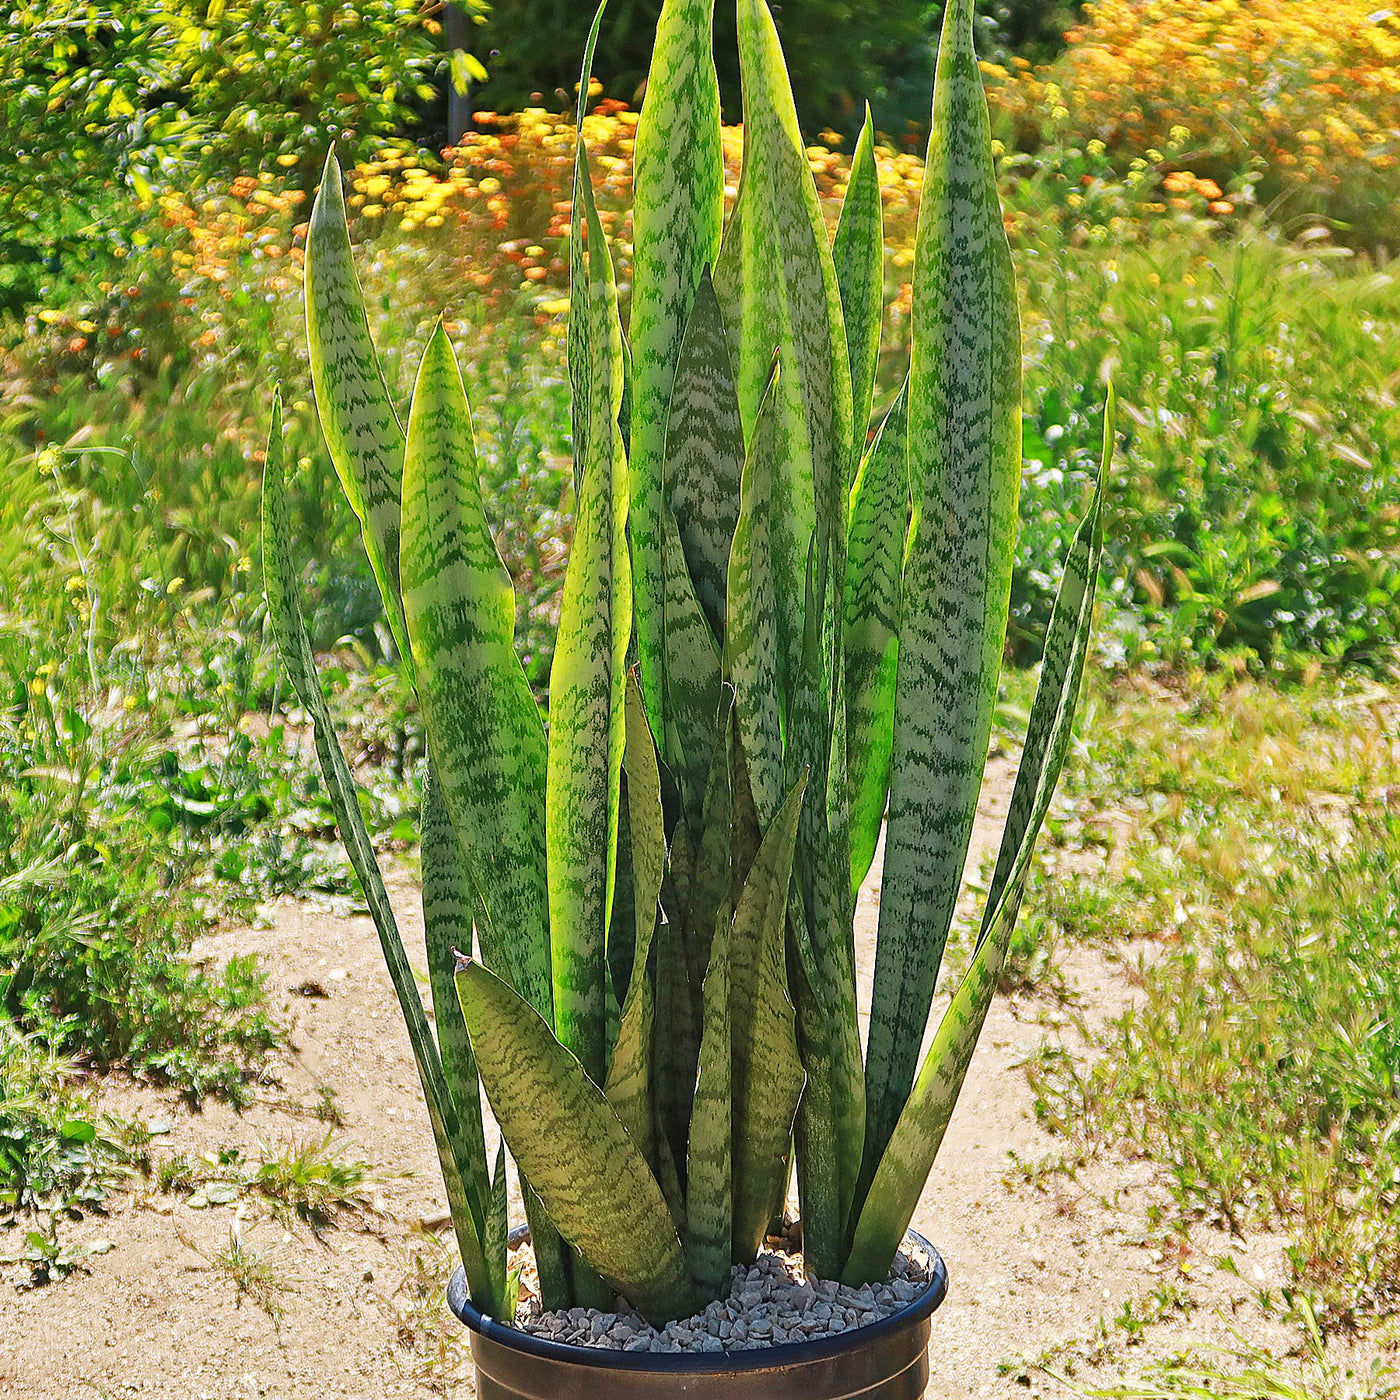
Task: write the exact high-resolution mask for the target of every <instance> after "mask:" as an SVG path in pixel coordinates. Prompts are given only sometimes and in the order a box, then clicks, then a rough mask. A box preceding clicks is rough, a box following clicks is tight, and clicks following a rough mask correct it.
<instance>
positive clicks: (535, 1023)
mask: <svg viewBox="0 0 1400 1400" xmlns="http://www.w3.org/2000/svg"><path fill="white" fill-rule="evenodd" d="M457 993H458V996H459V997H460V998H461V1002H462V1014H463V1016H464V1017H465V1018H466V1022H467V1029H468V1031H470V1033H471V1038H472V1047H473V1049H474V1050H475V1051H476V1059H477V1065H478V1067H479V1069H480V1071H481V1081H482V1083H483V1084H484V1085H485V1087H486V1097H487V1098H488V1099H489V1100H490V1102H491V1108H492V1110H493V1111H494V1113H495V1115H496V1120H497V1121H498V1122H499V1123H500V1125H501V1132H502V1134H503V1135H504V1137H505V1140H506V1142H507V1143H508V1144H509V1145H510V1149H511V1153H512V1155H513V1156H514V1157H515V1160H516V1161H517V1162H518V1163H519V1164H520V1167H521V1170H522V1171H524V1172H525V1173H526V1175H528V1176H529V1178H530V1181H531V1182H532V1183H533V1185H534V1187H535V1189H536V1190H537V1191H538V1192H539V1193H540V1196H541V1198H542V1199H543V1201H544V1203H545V1205H546V1206H547V1207H548V1209H549V1214H550V1217H551V1219H552V1220H553V1221H554V1223H555V1224H556V1225H557V1226H558V1227H559V1232H560V1233H561V1234H562V1235H563V1236H564V1238H565V1239H566V1240H568V1241H569V1243H570V1244H572V1245H573V1246H574V1248H575V1249H577V1250H578V1251H579V1253H580V1254H582V1255H583V1257H584V1259H585V1260H586V1261H587V1262H588V1263H589V1264H591V1265H592V1266H593V1267H594V1268H596V1269H597V1270H598V1271H599V1273H601V1274H602V1275H603V1276H604V1277H605V1278H607V1279H609V1280H610V1281H611V1282H612V1283H614V1284H615V1285H616V1286H617V1287H618V1288H619V1289H620V1290H621V1291H622V1292H623V1293H625V1294H626V1296H627V1297H628V1299H629V1300H630V1301H631V1302H632V1303H633V1304H635V1306H636V1307H638V1308H639V1309H640V1310H641V1311H642V1312H644V1313H645V1314H646V1315H647V1316H648V1317H649V1318H651V1319H652V1320H653V1321H656V1322H661V1321H667V1320H669V1319H671V1318H675V1317H682V1316H684V1315H685V1314H686V1313H687V1312H689V1311H690V1309H691V1308H692V1307H693V1306H694V1304H695V1296H694V1292H693V1290H692V1288H691V1286H690V1282H689V1279H688V1278H687V1276H686V1269H685V1256H684V1254H683V1252H682V1249H681V1242H680V1238H679V1236H678V1235H677V1233H676V1227H675V1223H674V1222H673V1221H672V1219H671V1213H670V1211H669V1210H668V1209H667V1207H666V1201H665V1198H664V1197H663V1196H662V1194H661V1188H660V1186H658V1185H657V1181H656V1178H655V1176H653V1175H652V1172H651V1168H650V1167H648V1166H647V1164H646V1161H645V1160H644V1159H643V1157H642V1154H641V1152H640V1151H639V1150H638V1148H637V1146H636V1144H635V1143H634V1142H633V1141H632V1139H631V1138H630V1137H629V1136H628V1135H627V1130H626V1129H625V1128H624V1127H623V1126H622V1122H621V1120H620V1119H619V1118H618V1116H617V1114H616V1113H614V1112H613V1110H612V1106H611V1105H610V1104H609V1103H608V1101H607V1099H606V1098H605V1097H604V1095H603V1091H602V1090H601V1089H600V1088H598V1086H597V1085H596V1084H595V1083H594V1082H593V1081H592V1080H591V1079H590V1078H589V1076H588V1075H587V1074H586V1073H585V1072H584V1068H583V1066H582V1065H581V1064H579V1062H578V1060H577V1059H575V1058H574V1056H573V1055H572V1054H571V1053H570V1052H569V1051H568V1050H567V1049H566V1048H565V1047H564V1046H563V1045H561V1044H560V1043H559V1041H558V1040H556V1039H555V1037H554V1034H553V1032H551V1030H550V1029H549V1027H548V1026H547V1025H546V1024H545V1023H544V1022H543V1021H542V1020H541V1019H540V1017H539V1014H538V1013H537V1012H536V1011H535V1010H534V1008H533V1007H531V1006H530V1005H528V1004H527V1003H526V1002H524V1001H522V1000H521V999H520V998H519V997H518V996H517V995H516V994H515V993H514V992H513V991H512V990H511V988H510V987H509V986H508V985H507V984H506V983H505V982H502V981H501V980H500V979H499V978H498V977H495V976H493V975H492V974H491V973H490V972H488V971H487V970H486V969H485V968H484V967H482V966H481V964H480V963H476V962H470V961H468V962H464V963H463V964H462V966H461V967H460V968H459V970H458V973H457Z"/></svg>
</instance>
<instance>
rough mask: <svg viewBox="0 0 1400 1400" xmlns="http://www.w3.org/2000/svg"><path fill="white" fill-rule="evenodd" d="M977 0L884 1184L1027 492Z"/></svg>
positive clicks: (896, 977)
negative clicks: (978, 48)
mask: <svg viewBox="0 0 1400 1400" xmlns="http://www.w3.org/2000/svg"><path fill="white" fill-rule="evenodd" d="M972 24H973V0H953V3H951V4H949V6H948V8H947V11H946V13H945V17H944V22H943V37H942V42H941V44H940V46H939V55H938V70H937V76H936V78H935V81H934V100H933V133H932V136H931V137H930V140H929V148H928V158H927V162H926V167H925V169H926V173H925V177H924V189H923V196H922V200H921V202H920V206H919V226H918V234H917V238H916V245H915V268H914V313H913V338H912V359H911V364H910V375H909V470H910V483H911V487H912V495H913V513H912V519H911V524H910V536H909V545H908V548H907V551H906V556H905V565H904V597H903V610H902V617H901V623H900V637H899V660H898V667H897V677H896V683H895V716H894V741H893V758H892V765H891V777H890V805H889V824H888V828H887V831H886V835H885V867H884V878H883V884H882V892H881V900H880V929H879V943H878V947H877V952H876V959H875V990H874V997H873V1006H872V1011H871V1018H870V1043H869V1054H868V1058H867V1065H866V1085H867V1099H868V1105H869V1112H868V1129H867V1134H866V1141H865V1162H864V1167H863V1172H862V1177H863V1180H865V1181H867V1182H868V1181H869V1179H870V1177H871V1175H872V1174H873V1172H874V1170H875V1166H876V1164H877V1163H878V1162H879V1161H880V1158H881V1156H882V1155H883V1154H884V1150H885V1145H886V1143H887V1142H888V1141H889V1137H890V1134H891V1133H892V1132H893V1130H894V1125H895V1122H896V1121H897V1119H898V1117H899V1114H900V1111H901V1109H902V1107H903V1105H904V1101H905V1097H906V1095H907V1094H908V1091H909V1087H910V1085H911V1084H912V1083H913V1079H914V1071H915V1069H916V1067H917V1063H918V1055H919V1045H920V1042H921V1040H922V1039H923V1034H924V1027H925V1024H926V1022H927V1020H928V1011H929V1005H930V1003H931V1001H932V998H933V988H934V983H935V981H936V979H937V975H938V965H939V962H940V960H941V959H942V956H943V946H944V944H945V943H946V941H947V937H948V928H949V925H950V924H951V922H952V917H953V908H954V904H955V902H956V900H957V894H958V886H959V883H960V881H961V877H962V869H963V864H964V861H965V859H966V856H967V846H968V841H969V838H970V836H971V833H972V821H973V816H974V814H975V812H976V808H977V794H978V790H979V788H980V786H981V779H982V772H983V769H984V767H985V765H986V756H987V743H988V740H989V738H990V735H991V725H992V711H993V708H994V706H995V703H996V693H997V679H998V676H999V674H1000V671H1001V657H1002V646H1003V642H1004V640H1005V635H1006V618H1007V608H1008V605H1009V602H1010V592H1011V567H1012V560H1013V555H1014V552H1015V531H1016V497H1017V492H1018V489H1019V486H1020V479H1021V341H1020V326H1019V321H1018V314H1017V309H1016V288H1015V275H1014V272H1013V270H1012V266H1011V252H1010V249H1009V247H1008V245H1007V241H1006V232H1005V230H1004V228H1003V227H1002V219H1001V206H1000V203H999V201H998V199H997V190H996V178H995V170H994V166H993V161H992V155H991V132H990V127H989V122H988V117H987V102H986V98H985V96H984V94H983V91H982V79H981V73H980V71H979V69H978V66H977V55H976V53H975V51H974V49H973V42H972Z"/></svg>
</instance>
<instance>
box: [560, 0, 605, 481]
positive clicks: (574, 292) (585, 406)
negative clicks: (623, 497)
mask: <svg viewBox="0 0 1400 1400" xmlns="http://www.w3.org/2000/svg"><path fill="white" fill-rule="evenodd" d="M607 6H608V0H601V3H600V4H599V6H598V9H597V12H596V13H595V14H594V16H593V24H592V26H591V27H590V28H589V31H588V41H587V43H586V44H585V45H584V50H583V71H582V73H581V74H580V75H579V84H578V109H577V115H576V121H575V127H574V130H575V135H576V138H577V144H576V145H575V147H574V193H573V211H572V213H571V215H570V219H569V289H570V305H569V340H568V346H569V388H570V391H571V394H570V414H569V416H570V423H571V426H572V430H573V444H574V492H575V494H577V492H578V490H579V485H580V480H581V477H582V473H583V465H584V463H585V462H586V461H587V460H588V437H589V432H590V424H591V422H592V418H593V408H592V404H591V401H590V389H591V387H592V384H593V379H594V364H593V359H594V353H595V352H594V349H593V335H592V321H593V317H592V315H591V313H590V311H589V305H588V298H587V297H586V296H585V297H579V296H578V292H579V290H580V289H581V288H587V286H588V256H587V253H586V251H585V244H584V232H585V229H586V226H587V223H588V213H587V209H588V205H589V204H591V203H592V202H593V184H592V176H591V174H590V172H589V169H588V154H587V152H586V151H585V150H584V144H583V116H584V113H585V112H586V111H587V109H588V89H589V86H590V84H591V82H592V79H593V52H594V50H595V49H596V48H597V46H598V30H599V29H600V28H601V26H602V23H603V11H604V10H606V9H607Z"/></svg>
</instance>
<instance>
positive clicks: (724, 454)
mask: <svg viewBox="0 0 1400 1400" xmlns="http://www.w3.org/2000/svg"><path fill="white" fill-rule="evenodd" d="M743 468H744V428H743V424H742V423H741V422H740V420H739V396H738V392H737V391H736V389H735V387H734V369H733V366H732V365H731V364H730V360H729V348H728V346H727V345H726V344H725V338H724V320H723V317H722V316H721V314H720V309H719V300H718V299H717V298H716V296H715V288H714V283H713V282H712V281H711V280H710V274H709V271H708V270H706V271H705V272H703V273H702V274H701V276H700V285H699V286H698V287H697V288H696V291H695V301H694V303H693V305H692V306H691V309H690V318H689V320H688V321H687V322H686V326H685V337H684V339H683V340H682V341H681V349H680V360H679V362H678V364H677V365H676V379H675V384H674V386H673V387H672V390H671V409H670V414H669V416H668V418H667V420H666V453H665V466H664V469H663V472H662V476H663V480H664V494H665V501H666V504H667V506H669V507H670V510H671V514H672V515H674V516H675V518H676V528H677V529H678V530H679V531H680V537H681V547H682V549H683V550H684V552H685V560H686V566H687V568H688V569H689V571H690V577H691V579H692V581H693V582H694V584H695V595H696V597H697V598H698V599H699V601H700V606H701V607H702V608H703V609H704V611H705V616H706V618H707V619H708V620H709V623H710V626H711V627H712V628H713V629H714V633H715V636H716V637H717V638H719V639H720V640H721V641H723V639H724V626H725V613H724V595H725V570H726V568H727V566H728V563H729V546H730V541H731V540H733V538H734V525H735V520H736V517H737V514H738V510H739V479H740V476H741V475H742V473H743Z"/></svg>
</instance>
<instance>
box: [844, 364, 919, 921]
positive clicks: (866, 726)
mask: <svg viewBox="0 0 1400 1400" xmlns="http://www.w3.org/2000/svg"><path fill="white" fill-rule="evenodd" d="M908 393H909V386H908V383H907V381H906V383H905V385H904V387H903V388H901V389H900V391H899V396H898V397H897V398H896V399H895V401H894V403H893V405H892V406H891V407H890V410H889V412H888V413H887V414H886V415H885V420H884V422H883V423H881V425H880V429H879V431H878V433H877V434H876V436H875V441H874V442H873V443H872V444H871V447H870V451H869V452H868V453H866V456H865V461H864V462H863V463H862V464H861V469H860V473H859V474H858V476H857V477H856V484H855V490H854V491H853V492H852V494H851V533H850V540H849V543H848V546H847V555H846V648H845V659H846V775H847V776H846V781H847V785H848V791H849V793H850V824H851V826H850V829H851V893H852V895H853V896H854V895H855V893H856V892H857V891H858V890H859V889H860V887H861V885H862V883H863V882H864V880H865V877H866V875H867V874H868V873H869V870H870V863H871V861H873V860H874V858H875V847H876V845H877V844H878V842H879V840H880V823H881V822H882V821H883V820H884V816H885V800H886V798H887V797H888V796H889V790H890V750H891V746H892V745H893V743H894V695H895V670H896V666H897V662H898V657H899V600H900V570H901V568H902V566H903V563H904V532H905V530H906V529H907V528H908V524H909V471H908V466H907V458H906V437H907V430H908V418H907V406H908Z"/></svg>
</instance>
